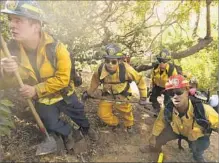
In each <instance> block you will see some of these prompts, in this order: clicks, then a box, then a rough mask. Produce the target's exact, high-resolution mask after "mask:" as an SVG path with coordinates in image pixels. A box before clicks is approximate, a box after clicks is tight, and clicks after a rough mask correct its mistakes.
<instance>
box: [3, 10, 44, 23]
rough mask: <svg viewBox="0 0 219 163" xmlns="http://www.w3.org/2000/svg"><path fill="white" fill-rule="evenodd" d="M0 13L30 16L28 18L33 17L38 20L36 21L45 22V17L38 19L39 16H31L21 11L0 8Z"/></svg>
mask: <svg viewBox="0 0 219 163" xmlns="http://www.w3.org/2000/svg"><path fill="white" fill-rule="evenodd" d="M1 13H3V14H8V15H18V16H22V17H26V18H30V19H34V20H38V21H42V22H44V23H46V20H45V19H39V17H38V18H37V17H33V16H28V15H25V14H23V13H21V12H17V11H11V10H8V9H3V10H1Z"/></svg>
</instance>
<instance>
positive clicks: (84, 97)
mask: <svg viewBox="0 0 219 163" xmlns="http://www.w3.org/2000/svg"><path fill="white" fill-rule="evenodd" d="M89 97H91V96H90V95H89V94H88V93H87V91H84V92H83V94H82V96H81V100H82V101H83V102H85V101H86V100H87V99H88V98H89Z"/></svg>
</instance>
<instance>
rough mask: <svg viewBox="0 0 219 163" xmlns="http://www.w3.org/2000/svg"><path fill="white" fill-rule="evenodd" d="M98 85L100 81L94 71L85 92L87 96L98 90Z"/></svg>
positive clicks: (96, 72)
mask: <svg viewBox="0 0 219 163" xmlns="http://www.w3.org/2000/svg"><path fill="white" fill-rule="evenodd" d="M99 83H100V80H99V76H98V71H95V72H94V73H93V75H92V78H91V83H90V87H89V89H88V90H87V93H88V94H89V95H92V93H93V92H94V91H95V90H96V89H97V88H98V86H99Z"/></svg>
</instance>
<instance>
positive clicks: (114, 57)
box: [82, 44, 147, 133]
mask: <svg viewBox="0 0 219 163" xmlns="http://www.w3.org/2000/svg"><path fill="white" fill-rule="evenodd" d="M106 53H107V54H106V55H105V56H104V59H105V62H104V63H102V64H101V66H100V67H99V68H98V70H97V71H96V72H94V74H93V76H92V80H91V84H90V88H89V89H88V90H87V91H85V92H84V93H83V95H82V100H86V99H87V98H89V96H92V94H93V92H94V91H95V90H96V89H97V88H98V86H99V85H100V84H103V89H102V96H104V97H105V98H107V99H111V101H115V102H110V101H107V100H101V101H100V103H99V108H98V116H99V117H100V118H101V119H102V120H103V121H104V122H105V123H106V124H108V125H110V126H113V128H116V127H117V126H118V125H119V119H118V118H117V117H116V116H115V115H114V114H113V113H112V112H113V108H115V109H117V110H119V111H120V112H121V113H122V115H123V118H124V126H125V127H126V128H127V131H128V132H130V133H131V132H133V128H132V126H133V124H134V118H133V113H132V106H131V104H130V103H128V99H130V97H131V88H130V82H132V81H134V82H135V83H136V84H137V86H138V89H139V92H140V104H142V105H144V104H145V103H146V97H147V90H146V83H145V79H144V77H143V76H142V74H140V73H138V72H136V71H135V70H134V69H133V68H132V67H131V66H130V65H129V64H127V63H126V62H123V60H122V53H121V50H120V48H119V47H118V46H117V45H116V44H108V45H107V46H106ZM122 76H123V77H122ZM116 100H120V101H121V100H122V101H125V100H126V101H127V102H123V103H117V102H116Z"/></svg>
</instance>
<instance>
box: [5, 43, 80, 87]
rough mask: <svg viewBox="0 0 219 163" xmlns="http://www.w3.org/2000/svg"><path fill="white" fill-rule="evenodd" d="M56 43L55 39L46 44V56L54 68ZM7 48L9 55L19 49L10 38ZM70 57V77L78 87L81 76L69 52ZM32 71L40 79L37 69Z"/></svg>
mask: <svg viewBox="0 0 219 163" xmlns="http://www.w3.org/2000/svg"><path fill="white" fill-rule="evenodd" d="M58 43H59V42H58V41H56V40H55V42H53V43H50V44H47V45H46V56H47V58H48V60H49V61H50V63H51V65H52V66H53V68H54V69H55V70H56V68H57V67H56V47H57V45H58ZM8 49H9V51H10V53H11V55H15V54H17V53H18V51H19V47H18V44H17V42H16V41H15V40H11V41H10V42H9V43H8ZM70 58H71V65H72V66H71V74H70V79H71V80H72V81H73V82H74V85H75V86H76V87H78V86H80V85H81V84H82V78H81V75H80V74H79V73H78V72H77V71H76V69H75V59H74V57H73V55H71V54H70ZM18 59H19V58H18ZM34 71H35V74H36V77H37V79H38V80H39V81H40V74H39V71H38V70H34Z"/></svg>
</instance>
